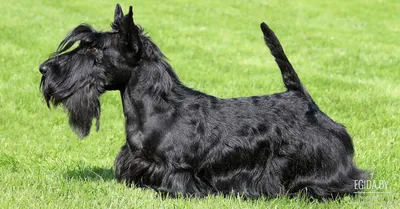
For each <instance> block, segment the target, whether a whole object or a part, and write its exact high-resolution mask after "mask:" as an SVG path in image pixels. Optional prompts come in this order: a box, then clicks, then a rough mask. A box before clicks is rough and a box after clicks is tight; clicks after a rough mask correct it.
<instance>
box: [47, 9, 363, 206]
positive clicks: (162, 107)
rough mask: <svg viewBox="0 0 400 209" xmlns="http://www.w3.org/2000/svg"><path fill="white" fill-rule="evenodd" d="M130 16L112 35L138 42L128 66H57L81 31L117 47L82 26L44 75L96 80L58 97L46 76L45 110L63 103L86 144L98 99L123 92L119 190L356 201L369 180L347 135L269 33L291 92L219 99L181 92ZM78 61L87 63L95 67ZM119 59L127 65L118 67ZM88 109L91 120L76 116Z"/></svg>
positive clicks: (114, 63)
mask: <svg viewBox="0 0 400 209" xmlns="http://www.w3.org/2000/svg"><path fill="white" fill-rule="evenodd" d="M129 17H130V18H132V12H131V11H130V13H129V14H128V15H126V16H125V17H123V14H122V10H121V9H120V7H119V6H118V5H117V8H116V12H115V22H114V24H113V28H114V29H116V30H117V31H118V32H119V33H123V32H126V31H130V33H128V34H129V35H130V36H132V33H135V32H136V33H137V34H136V35H135V36H133V37H131V38H129V39H128V42H134V43H132V45H130V47H128V48H129V49H130V50H131V51H129V50H128V49H125V52H126V54H131V58H130V59H129V62H128V61H125V56H127V55H125V54H124V53H122V52H119V53H118V55H119V56H120V57H123V58H124V59H122V58H118V59H116V60H117V61H110V60H112V58H114V59H115V57H114V56H115V55H114V54H117V53H116V52H113V53H114V54H112V53H109V54H110V56H109V58H107V59H108V60H104V59H105V57H107V56H106V55H107V53H105V52H103V54H102V55H103V56H102V57H101V60H102V62H98V63H99V64H98V65H99V66H100V65H101V66H102V67H101V68H100V67H96V68H95V67H89V65H86V64H81V65H80V66H79V67H77V66H76V64H75V65H73V66H67V65H68V64H64V65H61V64H59V62H61V61H60V59H63V58H62V56H64V57H66V56H69V57H72V56H78V55H77V54H79V53H77V52H79V50H85V47H86V46H82V47H80V48H78V49H76V50H77V51H71V52H67V53H65V54H61V52H63V51H65V50H67V49H68V48H69V47H71V46H72V45H71V44H70V43H72V44H73V42H75V41H78V40H80V41H81V42H82V41H87V37H86V36H84V35H82V31H85V33H88V34H100V35H98V36H99V37H103V36H104V37H106V38H103V39H101V40H96V41H97V42H99V43H97V44H99V45H102V46H104V45H107V44H109V45H112V44H113V43H114V39H111V38H110V40H108V39H107V38H108V37H109V36H112V34H114V33H111V34H108V33H107V32H105V33H98V32H96V31H94V30H93V29H91V28H90V27H89V26H80V27H81V28H80V29H79V30H76V29H75V30H74V31H75V34H74V32H73V33H72V34H71V35H70V36H69V38H68V39H66V40H64V41H63V42H62V44H61V49H60V50H59V53H58V55H57V56H56V57H53V58H51V59H50V60H48V61H46V62H45V63H44V64H42V67H41V71H46V70H43V69H42V68H43V66H46V67H48V66H51V67H49V68H55V67H54V65H57V66H58V68H69V71H68V72H70V71H73V69H75V68H85V69H86V68H88V69H86V71H89V72H90V73H93V74H94V75H93V76H92V77H90V76H89V77H90V78H94V80H96V82H92V83H91V86H95V89H97V90H93V91H92V90H85V91H83V92H86V93H79V92H80V90H79V87H76V90H75V93H71V94H69V96H65V97H61V96H58V95H57V91H56V90H55V89H56V88H59V87H58V86H57V85H60V84H53V85H52V82H53V81H52V80H54V79H55V78H52V79H50V78H49V77H52V76H53V77H54V75H53V74H51V75H45V73H43V72H42V73H43V78H42V82H41V85H42V90H43V93H44V96H45V99H46V101H47V102H49V101H52V102H53V103H54V104H56V105H57V104H58V103H62V104H64V106H66V108H67V109H68V110H69V113H70V122H71V125H72V126H73V127H74V128H75V130H77V132H78V133H80V134H81V135H82V136H86V135H87V134H88V133H89V131H90V125H91V120H92V118H98V117H99V114H100V106H99V104H98V100H97V98H98V96H99V95H100V94H101V93H103V92H104V91H105V90H114V89H117V90H120V92H121V98H122V103H123V111H124V115H125V119H126V144H125V145H124V146H123V147H122V149H121V151H120V153H119V154H118V156H117V158H116V160H115V176H116V178H117V180H118V181H123V182H126V183H127V184H134V185H136V186H141V187H150V188H153V189H155V190H157V191H161V192H167V193H169V194H183V195H200V196H203V195H207V194H232V193H234V194H241V195H244V196H246V197H261V196H267V197H276V196H280V195H286V194H289V195H293V194H296V193H298V192H300V191H304V192H306V193H307V194H309V195H311V196H312V197H315V198H332V197H338V196H343V195H345V194H353V193H354V192H356V191H357V188H359V187H356V186H357V185H355V181H354V180H364V179H366V178H367V174H366V173H365V172H364V171H361V170H359V169H358V168H357V167H356V166H355V165H354V163H353V154H354V148H353V144H352V141H351V137H350V136H349V134H348V133H347V131H346V129H345V128H344V127H343V126H342V125H340V124H338V123H336V122H334V121H333V120H332V119H330V118H329V117H328V116H327V115H326V114H324V113H323V112H322V111H321V110H320V109H319V108H318V106H317V105H316V104H315V103H314V101H313V100H312V98H311V96H310V95H309V93H308V92H307V91H306V90H305V88H304V87H303V85H302V84H301V82H300V80H299V78H298V76H297V74H296V73H295V71H294V69H293V67H292V65H291V64H290V62H289V60H288V59H287V58H286V55H285V53H284V51H283V49H282V47H281V45H280V43H279V41H278V39H277V38H276V36H275V35H274V33H273V32H272V30H270V29H269V27H268V26H267V25H266V24H264V23H262V24H261V29H262V31H263V33H264V40H265V42H266V44H267V45H268V47H269V48H270V50H271V53H272V55H273V56H274V57H275V60H276V62H277V64H278V66H279V67H280V70H281V73H282V77H283V82H284V84H285V86H286V88H287V91H285V92H282V93H277V94H273V95H267V96H253V97H248V98H232V99H221V98H216V97H214V96H210V95H207V94H205V93H202V92H199V91H195V90H193V89H190V88H188V87H186V86H184V85H183V84H182V83H181V82H180V81H179V79H178V77H177V76H176V74H175V73H174V71H173V70H172V68H171V66H170V65H169V64H168V63H167V61H166V60H165V57H164V55H163V54H162V53H161V51H160V50H159V48H158V47H157V46H156V45H155V44H154V43H153V42H152V41H151V39H150V38H149V37H148V36H146V35H145V34H144V33H143V31H142V30H141V29H140V28H139V27H137V26H136V25H134V23H133V21H132V23H131V24H133V25H134V26H135V27H133V26H129V24H130V22H129ZM85 27H87V28H85ZM131 27H133V29H132V28H131ZM129 28H131V29H129ZM88 34H86V35H88ZM71 37H77V38H71ZM84 37H85V38H84ZM88 37H89V36H88ZM90 37H92V36H90ZM94 37H97V36H94ZM125 41H126V40H125ZM89 42H90V41H89ZM62 46H64V48H63V47H62ZM117 48H118V47H113V49H117ZM120 51H124V50H120ZM57 57H58V58H57ZM69 59H71V58H69ZM81 59H86V62H85V63H91V62H90V59H94V58H90V56H89V57H87V56H86V57H81ZM96 59H97V57H96ZM121 60H124V63H127V64H124V63H118V61H121ZM57 62H58V64H57ZM64 62H65V61H64ZM64 62H63V63H64ZM105 62H107V63H108V64H104V63H105ZM96 64H97V63H96ZM71 65H72V64H71ZM93 65H95V64H93ZM83 66H84V67H83ZM110 66H113V67H110ZM92 68H93V70H91V69H92ZM108 68H112V69H113V70H110V69H108ZM86 71H85V72H86ZM127 72H129V73H127ZM90 73H82V74H84V75H88V74H89V75H91V74H90ZM46 74H48V73H47V72H46ZM126 77H127V78H126ZM111 78H112V82H111V81H109V80H110V79H111ZM78 80H79V79H78ZM116 80H118V82H116ZM75 82H78V81H75ZM53 83H54V82H53ZM59 83H60V82H59ZM65 85H66V84H65ZM74 86H75V85H74ZM77 86H80V85H79V84H77ZM89 86H90V85H89ZM83 89H85V88H83ZM88 89H91V88H90V87H88ZM76 92H78V93H79V96H80V97H83V98H87V97H89V96H92V97H96V98H95V99H88V101H87V102H83V104H82V102H81V103H80V104H79V105H74V104H75V103H74V100H72V99H70V98H69V97H73V95H76ZM88 92H91V93H88ZM92 92H94V93H92ZM64 94H67V93H64ZM64 94H63V95H64ZM71 95H72V96H71ZM88 95H89V96H88ZM84 101H86V100H84ZM96 101H97V102H96ZM76 103H79V102H76ZM71 105H72V107H71ZM76 109H77V110H76ZM92 109H95V110H96V111H93V110H92ZM84 110H91V111H89V113H88V114H83V115H81V114H82V112H84Z"/></svg>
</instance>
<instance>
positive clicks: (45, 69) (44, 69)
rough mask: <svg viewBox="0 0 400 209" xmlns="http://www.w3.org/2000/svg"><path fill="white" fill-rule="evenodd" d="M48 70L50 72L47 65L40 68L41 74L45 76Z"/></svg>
mask: <svg viewBox="0 0 400 209" xmlns="http://www.w3.org/2000/svg"><path fill="white" fill-rule="evenodd" d="M47 70H49V67H47V66H46V65H40V67H39V71H40V73H42V74H45V73H46V72H47Z"/></svg>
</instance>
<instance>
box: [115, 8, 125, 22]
mask: <svg viewBox="0 0 400 209" xmlns="http://www.w3.org/2000/svg"><path fill="white" fill-rule="evenodd" d="M123 16H124V13H123V12H122V8H121V6H120V5H119V4H117V6H115V12H114V21H117V20H119V19H121V18H122V17H123Z"/></svg>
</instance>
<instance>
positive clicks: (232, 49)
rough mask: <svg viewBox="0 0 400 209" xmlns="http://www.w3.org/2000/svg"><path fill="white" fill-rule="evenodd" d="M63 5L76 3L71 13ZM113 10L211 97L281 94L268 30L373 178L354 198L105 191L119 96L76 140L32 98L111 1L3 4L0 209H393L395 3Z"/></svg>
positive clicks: (398, 168)
mask: <svg viewBox="0 0 400 209" xmlns="http://www.w3.org/2000/svg"><path fill="white" fill-rule="evenodd" d="M71 2H73V3H71ZM188 2H189V1H182V0H174V1H168V2H166V1H150V0H146V1H126V0H124V1H122V0H121V1H119V3H121V5H122V6H123V9H124V10H127V8H128V6H129V5H130V4H132V5H133V6H134V14H135V18H136V22H137V23H138V24H140V25H142V26H143V27H144V28H145V30H146V31H148V32H149V34H150V35H151V37H152V38H153V40H154V42H155V43H156V44H158V46H159V47H160V48H161V49H162V51H163V52H164V53H165V54H166V55H167V57H168V58H169V60H170V64H171V65H172V66H173V67H174V69H175V71H176V72H177V74H178V76H179V77H180V79H181V80H182V82H183V83H185V84H186V85H188V86H190V87H192V88H195V89H198V90H201V91H203V92H206V93H208V94H212V95H216V96H219V97H224V98H228V97H240V96H251V95H264V94H271V93H275V92H279V91H283V90H284V88H283V83H282V80H281V75H280V72H279V69H278V67H277V66H276V64H275V63H274V60H273V58H272V56H271V55H270V54H269V51H268V49H267V47H266V46H265V45H264V42H263V39H262V33H261V31H260V29H259V24H260V23H261V22H262V21H265V22H266V23H267V24H269V25H270V27H271V28H272V29H273V30H274V31H275V33H276V34H277V36H278V37H279V38H280V40H281V42H282V45H283V47H284V49H285V51H286V53H287V55H288V57H289V59H290V60H291V61H292V64H293V65H294V67H295V69H296V70H297V73H298V74H299V76H300V78H301V80H302V82H303V84H304V85H305V87H306V88H307V90H308V91H309V92H310V94H311V95H312V96H313V98H314V100H315V101H316V103H317V104H318V105H319V107H320V108H321V109H322V110H323V111H324V112H326V113H327V114H328V115H330V116H331V117H332V118H333V119H334V120H336V121H338V122H340V123H342V124H344V125H345V126H346V127H347V128H348V131H349V132H350V134H351V135H352V136H353V140H354V145H355V149H356V154H355V161H356V164H357V165H358V166H359V167H360V168H362V169H366V170H369V171H370V172H373V173H374V177H373V180H374V182H375V183H379V182H385V183H386V184H387V186H386V187H374V188H368V189H367V190H365V191H366V192H367V193H366V194H362V195H360V196H359V197H356V198H350V197H345V198H343V199H342V200H340V201H330V202H311V203H310V202H307V201H305V200H304V199H302V198H293V199H288V198H278V199H272V200H267V199H259V200H243V199H242V198H240V197H236V196H232V197H221V196H210V197H207V198H205V199H183V198H178V199H165V200H163V199H161V198H160V197H158V196H157V194H156V193H155V192H153V191H151V190H143V189H138V188H127V187H125V186H124V185H122V184H119V183H117V182H116V181H115V180H114V177H113V163H114V158H115V156H116V155H117V153H118V151H119V149H120V147H121V146H122V145H123V143H124V140H125V136H124V118H123V114H122V107H121V102H120V96H119V93H118V92H108V93H106V94H104V95H103V96H102V98H101V106H102V115H101V127H100V131H99V132H95V131H94V129H93V131H92V133H91V135H90V136H89V137H87V138H86V139H84V140H79V139H78V137H77V136H76V135H75V134H74V133H73V132H72V131H71V129H70V127H69V125H68V119H67V116H66V113H65V112H64V111H63V110H62V109H61V108H57V109H51V110H49V109H48V108H47V107H46V105H45V103H44V102H43V99H42V96H41V94H40V92H39V81H40V77H41V76H40V73H39V71H38V66H39V64H40V63H41V62H43V61H44V60H45V59H46V58H47V57H48V56H49V55H50V54H51V53H52V52H53V51H54V50H55V49H56V47H57V46H58V44H59V42H60V41H61V40H62V39H63V38H64V36H65V35H66V34H67V33H68V32H69V31H70V30H71V29H72V28H73V27H75V26H77V25H78V24H80V23H83V22H85V23H89V24H91V25H93V26H94V27H95V28H97V29H99V30H109V29H110V26H109V25H110V23H111V22H112V20H113V12H114V7H115V3H117V2H113V1H95V0H82V1H52V0H43V1H28V0H26V1H23V0H20V1H6V0H0V15H1V16H0V17H1V19H0V27H1V28H0V43H1V44H0V208H285V207H287V208H293V207H294V208H298V207H306V208H339V207H340V208H342V207H344V208H377V207H382V208H399V207H400V181H399V179H400V56H399V55H400V38H399V37H400V36H399V34H400V16H399V12H400V2H399V1H397V0H391V1H389V0H387V1H385V0H371V1H364V0H353V1H347V0H340V1H320V0H297V1H291V0H271V1H265V0H254V1H228V0H226V1H192V2H190V3H188Z"/></svg>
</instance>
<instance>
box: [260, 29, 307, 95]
mask: <svg viewBox="0 0 400 209" xmlns="http://www.w3.org/2000/svg"><path fill="white" fill-rule="evenodd" d="M261 30H262V32H263V33H264V41H265V44H267V46H268V48H269V49H270V51H271V54H272V56H274V57H275V61H276V63H277V64H278V66H279V68H280V70H281V73H282V78H283V83H284V84H285V87H286V88H287V90H288V91H299V92H302V93H304V95H305V96H306V97H308V98H310V99H311V97H310V95H309V94H308V92H307V91H306V90H305V89H304V87H303V85H302V84H301V82H300V79H299V77H298V76H297V73H296V71H295V70H294V68H293V66H292V64H290V62H289V60H288V58H287V57H286V54H285V52H284V51H283V48H282V45H281V43H280V42H279V40H278V38H277V37H276V36H275V33H274V32H273V31H272V30H271V29H270V28H269V27H268V25H267V24H265V23H264V22H263V23H261Z"/></svg>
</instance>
